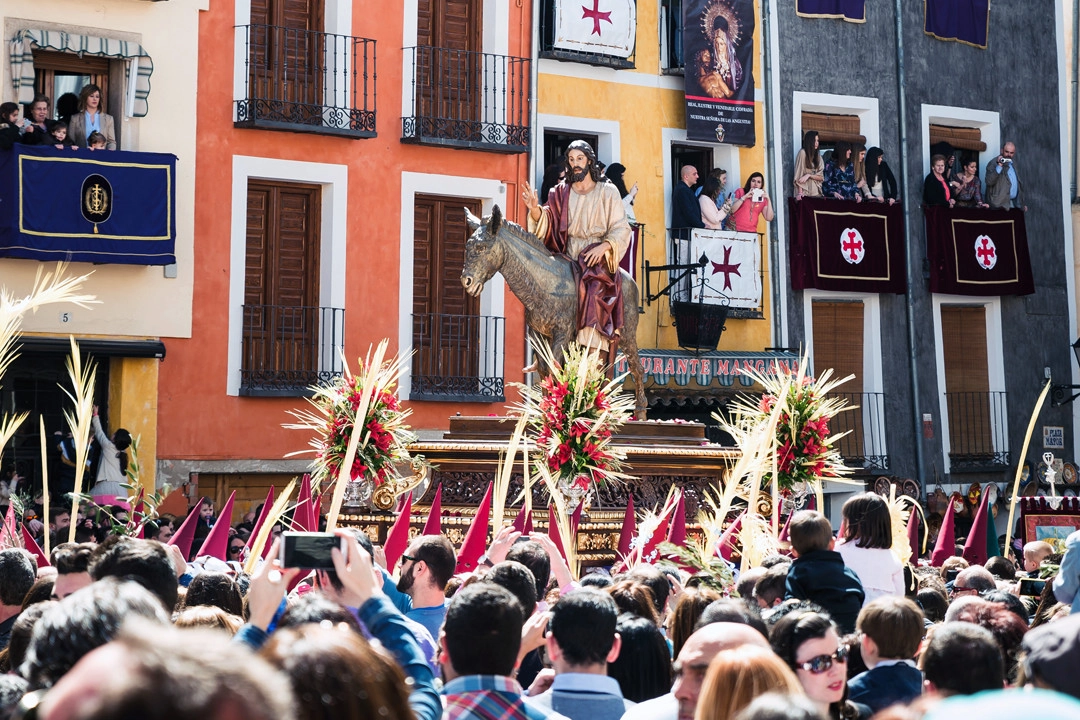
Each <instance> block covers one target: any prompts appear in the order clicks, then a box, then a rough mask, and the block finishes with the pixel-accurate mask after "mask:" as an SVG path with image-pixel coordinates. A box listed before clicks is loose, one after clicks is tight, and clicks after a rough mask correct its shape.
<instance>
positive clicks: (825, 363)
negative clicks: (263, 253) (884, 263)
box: [812, 300, 866, 458]
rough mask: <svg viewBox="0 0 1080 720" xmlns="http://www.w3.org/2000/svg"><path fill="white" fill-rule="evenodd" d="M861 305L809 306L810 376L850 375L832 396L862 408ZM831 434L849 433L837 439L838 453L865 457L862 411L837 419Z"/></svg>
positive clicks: (840, 416)
mask: <svg viewBox="0 0 1080 720" xmlns="http://www.w3.org/2000/svg"><path fill="white" fill-rule="evenodd" d="M863 309H864V308H863V304H862V303H861V302H819V301H816V300H815V301H814V303H813V316H812V317H813V320H812V321H813V323H814V374H815V375H820V374H821V373H822V372H824V371H825V370H826V369H829V368H831V369H832V371H833V377H834V378H843V377H847V376H848V375H854V376H855V377H853V378H852V379H851V380H848V381H847V382H846V383H844V384H843V385H841V386H840V387H838V388H837V389H836V393H835V395H836V396H838V397H842V398H844V399H846V400H847V401H848V404H849V405H860V406H861V405H862V396H861V395H860V393H862V389H863ZM831 430H832V431H833V432H843V431H845V430H850V431H851V432H849V433H848V434H847V435H845V436H844V437H842V438H840V442H839V445H838V447H839V450H840V454H841V455H842V456H843V457H845V458H858V457H862V456H863V455H864V454H865V452H866V451H865V449H864V448H865V443H864V434H863V412H862V410H851V411H849V412H846V413H841V414H840V415H839V416H837V417H836V418H835V419H834V421H833V423H832V425H831Z"/></svg>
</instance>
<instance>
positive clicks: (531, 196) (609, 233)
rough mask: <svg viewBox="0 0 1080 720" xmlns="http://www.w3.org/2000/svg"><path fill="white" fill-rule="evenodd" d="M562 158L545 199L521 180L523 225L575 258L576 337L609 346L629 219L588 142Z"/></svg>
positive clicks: (617, 318)
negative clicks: (559, 174)
mask: <svg viewBox="0 0 1080 720" xmlns="http://www.w3.org/2000/svg"><path fill="white" fill-rule="evenodd" d="M565 161H566V166H567V173H566V174H567V177H566V179H564V180H563V181H561V182H560V183H559V184H558V185H556V186H555V187H554V188H552V189H551V192H549V193H548V197H547V204H546V205H543V206H541V205H540V201H539V198H538V197H537V194H536V189H535V188H533V187H532V186H531V185H530V184H529V183H527V182H526V183H525V189H524V190H523V191H522V193H521V197H522V199H523V200H524V201H525V206H526V207H527V208H528V209H529V221H528V228H529V231H530V232H532V233H535V234H536V236H537V237H538V238H540V239H542V240H543V241H544V245H546V246H547V248H548V249H549V250H551V251H552V252H553V253H562V254H565V255H568V256H569V257H570V258H571V259H572V260H575V261H577V264H578V266H579V267H580V268H581V273H580V275H579V276H578V318H577V320H578V337H577V341H578V343H579V344H581V345H584V346H586V347H590V348H598V349H600V350H602V351H609V352H610V351H612V350H614V344H617V336H618V334H619V331H620V329H621V327H622V282H621V278H620V275H619V260H621V259H622V256H623V255H624V254H625V253H626V249H627V248H628V247H629V246H630V225H629V223H627V222H626V211H625V210H624V208H623V202H622V198H621V197H620V196H619V191H618V190H616V189H615V186H614V185H612V184H611V183H610V182H608V181H607V180H605V179H604V178H603V176H602V175H601V174H600V165H599V163H598V162H597V160H596V153H595V152H593V149H592V147H591V146H590V145H589V143H587V142H585V141H584V140H575V141H574V142H572V143H570V147H569V148H567V151H566V158H565ZM612 341H615V343H614V344H613V342H612ZM612 360H614V358H612Z"/></svg>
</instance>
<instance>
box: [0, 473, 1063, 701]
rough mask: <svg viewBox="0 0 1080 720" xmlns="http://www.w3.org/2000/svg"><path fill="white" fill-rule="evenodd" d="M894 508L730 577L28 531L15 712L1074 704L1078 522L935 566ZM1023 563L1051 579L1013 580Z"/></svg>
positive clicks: (530, 549) (527, 559)
mask: <svg viewBox="0 0 1080 720" xmlns="http://www.w3.org/2000/svg"><path fill="white" fill-rule="evenodd" d="M113 510H114V511H119V508H114V509H113ZM199 510H200V512H199V513H198V515H197V517H198V518H199V521H200V523H201V524H204V525H206V526H212V525H213V524H214V521H215V518H214V507H213V504H212V503H211V502H210V501H209V500H204V501H203V502H202V503H201V505H200V509H199ZM193 517H196V515H193ZM53 519H54V523H53V527H52V528H51V529H52V530H53V531H54V532H57V531H61V530H63V529H64V528H63V522H64V518H63V517H61V516H60V515H55V516H54V518H53ZM891 524H892V520H891V516H890V514H889V508H888V505H887V504H886V502H885V501H884V500H883V499H882V498H881V497H880V496H878V495H875V494H872V493H862V494H858V495H856V496H854V497H852V498H850V499H849V500H848V501H847V502H846V504H845V505H844V508H843V512H842V518H841V522H840V527H839V532H838V533H836V535H834V532H833V527H832V524H831V523H830V522H829V520H828V519H827V518H826V517H825V516H824V515H822V514H821V513H819V512H817V511H814V510H803V511H799V512H797V513H796V514H795V515H793V516H792V518H791V521H790V523H789V531H788V545H787V546H786V547H785V550H784V553H783V554H776V555H772V556H770V557H768V558H766V559H765V561H764V562H763V563H761V565H760V566H759V567H755V568H752V569H749V570H747V571H746V572H743V573H742V574H741V575H738V576H737V577H736V578H735V583H734V584H733V585H730V586H723V585H721V584H718V580H719V578H718V577H716V576H712V575H708V574H704V573H701V572H696V573H690V572H688V570H687V569H686V568H680V567H679V566H678V564H677V563H669V562H660V563H658V564H655V565H653V564H641V565H638V566H635V567H629V568H623V567H618V568H595V569H593V570H594V571H592V572H588V573H586V574H585V575H583V576H582V577H580V578H578V579H575V578H574V577H573V576H572V575H571V571H570V567H569V566H568V564H567V562H566V560H565V559H564V556H563V554H562V552H561V550H560V549H559V547H558V546H557V545H556V543H555V542H554V541H553V540H552V539H551V538H550V537H549V536H548V535H546V534H542V533H532V534H522V533H520V532H517V531H515V530H514V529H513V528H512V527H509V526H508V527H504V528H502V529H501V530H500V531H499V532H497V533H496V534H495V536H494V538H493V539H492V541H491V543H490V545H489V546H488V548H487V552H486V554H485V555H484V556H483V557H482V558H480V560H479V563H478V569H477V570H475V571H473V572H466V573H462V572H458V557H457V551H456V550H455V548H454V546H453V545H452V543H451V542H450V540H449V539H448V538H447V537H445V536H443V535H419V536H416V537H414V538H412V540H411V541H410V542H409V544H408V547H407V548H406V549H405V551H404V552H403V553H402V554H401V556H400V558H398V559H392V560H391V562H387V558H386V554H385V552H384V551H383V549H382V548H380V547H378V546H375V545H373V544H372V542H371V539H370V538H369V537H368V536H367V535H366V534H365V533H364V532H362V531H360V530H355V529H351V528H345V529H339V530H338V531H336V532H337V535H338V536H339V537H340V538H341V539H342V541H343V542H342V543H341V548H340V549H338V548H335V549H334V550H333V552H332V564H333V569H329V568H327V569H321V570H316V571H308V570H304V569H300V568H294V567H286V566H283V565H282V562H281V559H280V557H279V554H278V547H279V545H278V543H279V542H280V539H274V540H273V541H272V542H273V545H272V547H271V548H270V550H269V552H268V553H266V554H265V556H264V557H265V558H266V559H265V560H262V561H260V562H258V563H256V564H255V565H254V568H255V569H254V570H253V572H251V574H250V575H248V574H247V573H245V572H244V565H242V564H241V563H242V562H243V561H244V560H246V559H247V558H246V556H247V554H248V553H250V552H253V551H254V552H257V549H256V548H254V546H253V544H252V542H251V533H252V530H253V529H254V528H253V527H252V516H245V517H244V518H243V520H242V521H241V522H240V523H238V524H237V526H236V527H234V528H230V538H229V541H230V542H229V557H228V560H226V561H224V562H222V561H221V559H219V558H198V557H196V558H193V559H191V561H189V558H186V557H184V555H183V553H182V552H181V550H180V548H179V547H178V546H177V545H172V544H168V542H167V541H168V537H169V535H168V533H166V532H164V531H163V528H165V527H169V528H170V529H171V527H172V526H171V523H169V522H167V519H161V520H160V521H159V522H157V523H155V525H154V526H153V528H152V529H153V531H154V533H152V532H150V530H151V528H150V527H149V526H148V528H147V530H148V531H147V532H146V533H145V537H146V539H139V538H135V537H130V536H126V535H123V534H116V533H115V532H112V533H102V534H96V535H93V536H92V537H91V538H86V537H85V535H84V536H83V537H81V538H77V539H78V540H80V541H78V542H74V543H68V542H60V543H59V544H57V545H55V546H54V547H53V548H52V551H51V553H50V556H49V562H48V564H45V563H44V562H42V563H41V564H40V567H39V566H36V565H35V560H34V558H33V556H32V555H31V554H29V553H28V552H27V551H25V550H23V549H21V548H9V549H6V550H3V551H0V647H2V648H3V650H2V651H0V671H3V672H6V673H7V674H5V675H0V718H3V717H38V718H47V719H48V720H56V719H58V718H62V719H67V718H71V719H76V718H78V719H82V718H95V719H96V718H117V717H140V718H173V717H177V718H180V717H185V718H190V717H197V716H198V717H206V718H240V717H243V718H266V719H267V720H270V719H276V718H301V719H303V720H306V719H308V718H310V719H312V720H315V719H322V718H327V719H329V718H335V719H340V718H358V719H360V718H362V719H364V720H372V719H375V720H438V719H439V718H446V719H447V720H511V719H513V720H544V719H547V718H551V719H552V720H566V719H569V720H618V719H619V718H625V720H731V719H735V718H737V719H738V720H767V719H768V720H771V719H773V718H802V719H806V720H812V719H818V720H821V719H825V718H843V719H848V720H850V719H853V718H869V717H875V718H883V719H885V720H893V719H898V720H909V719H912V718H921V717H930V718H940V717H946V716H952V715H953V714H954V713H957V712H963V708H965V707H972V708H974V707H978V708H980V710H978V712H979V717H980V718H982V720H990V719H992V718H996V717H1005V716H1006V715H1007V714H1009V715H1011V714H1015V713H1016V712H1018V711H1019V710H1018V708H1020V709H1022V708H1028V707H1040V708H1043V709H1042V710H1041V712H1044V713H1045V714H1046V715H1047V716H1050V717H1060V718H1066V717H1080V702H1077V701H1076V700H1074V699H1073V698H1080V684H1078V683H1077V682H1076V677H1078V676H1080V615H1075V614H1071V613H1070V605H1069V604H1066V602H1073V601H1074V599H1075V600H1076V601H1077V602H1080V594H1077V584H1078V582H1080V567H1078V565H1080V559H1078V558H1077V555H1078V554H1080V533H1077V534H1076V535H1075V536H1074V538H1071V539H1070V541H1069V543H1068V546H1067V547H1068V549H1067V551H1066V557H1065V558H1064V559H1063V558H1062V557H1061V556H1059V555H1055V554H1054V552H1053V551H1054V548H1052V547H1051V546H1049V545H1048V544H1046V543H1042V542H1037V543H1031V544H1029V546H1027V547H1025V549H1024V556H1023V558H1022V559H1021V561H1020V563H1022V564H1017V565H1014V564H1013V563H1012V562H1011V561H1009V560H1007V559H1006V558H1004V557H994V558H991V560H990V561H988V562H986V563H985V565H975V564H972V565H969V564H968V563H967V562H966V561H965V560H963V558H961V557H952V558H949V559H948V561H946V562H945V563H944V565H943V566H942V567H940V568H937V567H928V566H924V565H922V564H919V565H916V566H904V565H902V564H901V561H900V560H899V558H898V557H897V555H896V554H894V552H893V550H892V549H891V548H892V544H893V533H892V527H891ZM119 527H122V525H121V524H120V523H114V524H113V528H114V529H116V528H119ZM155 533H156V534H155ZM151 534H154V537H156V538H157V539H150V536H151ZM56 537H57V539H62V538H61V537H60V533H59V532H57V536H56ZM162 541H164V542H162ZM1059 565H1060V570H1058V567H1059ZM732 570H734V566H733V567H732ZM1055 572H1058V580H1057V581H1051V580H1049V578H1050V577H1052V576H1053V574H1054V573H1055ZM1070 574H1071V575H1077V576H1078V577H1071V575H1070ZM1027 575H1030V576H1031V577H1033V578H1040V577H1041V578H1043V579H1044V580H1046V585H1047V589H1046V590H1044V591H1043V593H1042V595H1041V597H1038V598H1030V597H1027V595H1026V594H1025V593H1024V592H1023V591H1020V590H1019V589H1018V587H1017V585H1018V579H1019V578H1021V577H1024V576H1027ZM1055 588H1056V589H1057V592H1058V593H1059V598H1060V599H1061V600H1062V601H1064V602H1056V601H1055V600H1054V598H1053V593H1054V589H1055ZM1070 592H1071V593H1073V594H1072V595H1071V596H1070V595H1069V593H1070ZM977 693H988V694H986V695H976V694H977ZM967 696H975V697H974V698H970V699H966V700H965V699H963V698H966V697H967ZM1069 696H1072V697H1069ZM957 698H960V699H957ZM965 703H967V704H965ZM979 703H981V704H979ZM12 713H15V714H14V715H13V714H12Z"/></svg>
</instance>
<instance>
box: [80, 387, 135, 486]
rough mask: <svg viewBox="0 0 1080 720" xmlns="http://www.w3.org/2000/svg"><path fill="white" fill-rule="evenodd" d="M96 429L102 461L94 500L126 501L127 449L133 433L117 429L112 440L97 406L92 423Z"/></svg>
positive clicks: (99, 463) (95, 433)
mask: <svg viewBox="0 0 1080 720" xmlns="http://www.w3.org/2000/svg"><path fill="white" fill-rule="evenodd" d="M90 424H91V426H92V427H93V429H94V439H96V440H97V443H98V447H100V448H101V460H100V461H99V462H98V471H97V478H96V480H97V482H96V483H94V487H93V489H92V490H91V491H90V494H91V495H92V496H93V497H94V498H99V497H119V498H121V499H124V498H126V497H127V496H128V492H127V489H126V488H124V487H123V485H125V484H128V483H129V480H128V477H127V466H128V454H127V449H128V448H129V447H130V446H131V433H129V432H128V431H127V430H125V429H124V428H119V429H117V431H116V432H114V433H113V436H112V437H111V438H110V437H109V436H108V435H106V434H105V431H104V430H102V429H101V419H100V418H99V417H98V408H97V405H95V406H94V417H93V419H92V420H91V422H90Z"/></svg>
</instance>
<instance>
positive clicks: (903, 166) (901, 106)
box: [895, 0, 926, 498]
mask: <svg viewBox="0 0 1080 720" xmlns="http://www.w3.org/2000/svg"><path fill="white" fill-rule="evenodd" d="M895 3H896V10H895V12H896V90H897V93H896V103H897V114H898V115H899V116H900V187H901V188H903V190H902V192H901V193H900V204H901V207H902V208H903V212H904V218H905V220H907V219H909V215H908V208H909V206H910V204H909V203H908V192H907V191H908V188H909V183H908V174H909V171H908V151H907V143H908V134H907V94H906V93H905V90H904V20H903V9H902V8H901V0H895ZM904 260H905V262H907V268H908V273H907V331H908V363H910V365H911V412H912V420H913V421H914V422H913V425H912V429H913V430H914V431H915V463H916V473H917V477H918V480H919V490H920V491H921V493H922V497H924V498H925V497H926V469H925V467H924V463H923V457H924V455H925V451H924V448H923V443H925V442H926V440H925V439H924V438H923V431H922V407H921V404H920V402H919V365H918V362H917V360H918V357H917V354H916V352H915V339H916V336H917V332H916V328H915V299H914V296H913V295H914V294H913V290H914V285H915V283H914V280H913V278H912V273H913V272H915V271H916V264H915V261H916V257H915V249H914V247H913V245H912V242H911V231H910V229H909V223H908V222H906V221H905V223H904Z"/></svg>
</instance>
